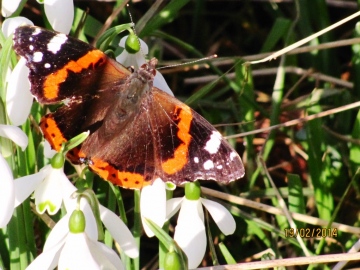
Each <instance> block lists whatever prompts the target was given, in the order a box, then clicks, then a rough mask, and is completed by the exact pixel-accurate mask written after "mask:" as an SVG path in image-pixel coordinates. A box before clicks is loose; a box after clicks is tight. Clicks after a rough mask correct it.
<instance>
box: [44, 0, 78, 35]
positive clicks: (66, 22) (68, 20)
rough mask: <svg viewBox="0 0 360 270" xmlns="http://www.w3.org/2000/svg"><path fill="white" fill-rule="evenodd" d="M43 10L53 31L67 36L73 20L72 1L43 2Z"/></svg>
mask: <svg viewBox="0 0 360 270" xmlns="http://www.w3.org/2000/svg"><path fill="white" fill-rule="evenodd" d="M44 10H45V14H46V17H47V19H48V20H49V22H50V24H51V26H52V28H53V29H54V30H55V31H59V32H62V33H66V34H68V33H69V32H70V30H71V26H72V23H73V20H74V2H73V0H45V1H44Z"/></svg>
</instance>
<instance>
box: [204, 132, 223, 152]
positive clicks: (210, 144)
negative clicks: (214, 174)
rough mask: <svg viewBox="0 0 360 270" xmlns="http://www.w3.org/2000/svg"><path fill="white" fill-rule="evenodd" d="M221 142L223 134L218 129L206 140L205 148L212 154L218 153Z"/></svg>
mask: <svg viewBox="0 0 360 270" xmlns="http://www.w3.org/2000/svg"><path fill="white" fill-rule="evenodd" d="M220 144H221V134H220V133H219V132H217V131H213V132H212V134H211V136H210V139H209V140H208V141H207V142H206V145H205V147H204V149H205V150H206V151H208V152H209V153H210V154H216V153H217V152H218V150H219V147H220Z"/></svg>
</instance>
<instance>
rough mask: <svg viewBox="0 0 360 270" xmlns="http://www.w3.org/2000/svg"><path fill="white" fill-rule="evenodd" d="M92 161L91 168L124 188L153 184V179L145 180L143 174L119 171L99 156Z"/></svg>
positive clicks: (138, 187) (137, 187)
mask: <svg viewBox="0 0 360 270" xmlns="http://www.w3.org/2000/svg"><path fill="white" fill-rule="evenodd" d="M91 161H92V164H89V167H90V169H91V170H92V171H93V172H95V173H97V174H98V175H99V176H100V177H102V178H104V179H105V180H108V181H110V182H111V183H113V184H115V185H118V186H121V187H124V188H131V189H141V188H143V187H144V186H147V185H150V184H151V181H145V178H144V176H143V175H141V174H138V173H131V172H126V171H119V170H117V169H116V168H114V167H113V166H112V165H110V164H109V163H108V162H106V161H103V160H101V159H98V158H92V159H91Z"/></svg>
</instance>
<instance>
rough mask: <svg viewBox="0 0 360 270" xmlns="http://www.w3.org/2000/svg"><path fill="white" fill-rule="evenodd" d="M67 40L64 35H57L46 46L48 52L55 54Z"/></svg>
mask: <svg viewBox="0 0 360 270" xmlns="http://www.w3.org/2000/svg"><path fill="white" fill-rule="evenodd" d="M67 39H68V38H67V36H66V35H65V34H57V35H56V36H54V37H53V38H52V39H51V40H50V41H49V43H48V44H47V49H48V51H50V52H52V53H53V54H55V53H57V52H58V51H59V50H60V48H61V46H62V45H63V44H64V43H65V42H66V41H67Z"/></svg>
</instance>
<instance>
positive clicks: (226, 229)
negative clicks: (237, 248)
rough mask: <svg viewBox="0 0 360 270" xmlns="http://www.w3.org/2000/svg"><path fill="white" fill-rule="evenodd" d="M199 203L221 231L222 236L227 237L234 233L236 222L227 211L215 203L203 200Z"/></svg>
mask: <svg viewBox="0 0 360 270" xmlns="http://www.w3.org/2000/svg"><path fill="white" fill-rule="evenodd" d="M201 202H202V203H203V205H204V206H205V208H206V209H207V210H208V211H209V213H210V215H211V217H212V218H213V219H214V221H215V223H216V224H217V225H218V226H219V229H220V230H221V231H222V233H223V234H225V235H229V234H233V233H234V232H235V229H236V222H235V219H234V217H233V216H232V215H231V213H230V212H229V210H227V209H226V208H225V207H224V206H222V205H221V204H219V203H217V202H214V201H210V200H207V199H204V198H201Z"/></svg>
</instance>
